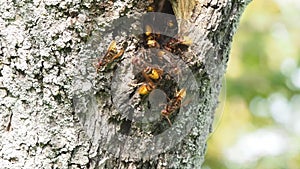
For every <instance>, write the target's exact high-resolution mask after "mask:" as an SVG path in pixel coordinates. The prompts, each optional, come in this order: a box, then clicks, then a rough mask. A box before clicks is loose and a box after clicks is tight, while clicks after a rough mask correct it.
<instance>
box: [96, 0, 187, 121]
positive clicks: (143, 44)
mask: <svg viewBox="0 0 300 169" xmlns="http://www.w3.org/2000/svg"><path fill="white" fill-rule="evenodd" d="M147 12H148V14H147V15H145V17H144V18H143V23H142V28H143V32H144V33H143V34H141V35H139V36H138V38H139V47H140V48H142V50H140V51H144V52H143V54H144V57H141V55H138V56H137V57H134V58H133V59H132V65H133V74H134V75H135V77H134V79H135V84H134V85H132V86H133V88H134V93H135V94H137V95H139V97H140V102H141V104H142V103H143V102H146V100H147V99H146V98H147V97H149V95H150V94H151V92H152V91H154V90H156V89H160V90H162V91H164V93H165V95H166V98H167V102H166V103H164V104H162V105H160V106H161V109H160V114H161V116H162V117H164V118H165V119H166V120H167V122H168V123H169V125H170V126H171V125H172V122H171V119H170V116H171V115H172V114H174V113H175V112H177V111H178V110H179V109H180V107H181V106H182V101H183V99H184V98H185V96H186V93H187V89H186V88H185V87H182V86H180V85H179V83H178V81H180V79H181V76H182V75H183V74H182V70H181V68H180V66H178V65H177V64H179V61H178V60H180V57H179V58H174V57H172V56H173V55H177V56H181V55H183V54H184V52H185V51H186V50H187V49H188V48H189V46H190V45H191V44H192V41H191V40H190V39H189V38H187V37H186V36H182V35H180V33H178V25H177V21H176V17H175V16H174V13H173V10H172V6H171V4H170V3H169V1H164V3H160V1H157V2H154V3H152V4H150V6H148V7H147ZM162 13H166V14H164V15H161V14H162ZM126 47H127V44H126V43H124V44H123V45H122V47H121V48H120V49H119V50H118V49H117V44H116V41H113V42H112V43H111V44H110V45H109V47H108V50H107V52H106V53H105V55H104V57H103V58H102V59H99V60H98V62H97V64H95V67H96V70H97V72H99V71H101V70H104V69H105V67H109V65H111V64H112V63H114V62H118V61H121V60H122V55H123V54H124V51H125V50H126Z"/></svg>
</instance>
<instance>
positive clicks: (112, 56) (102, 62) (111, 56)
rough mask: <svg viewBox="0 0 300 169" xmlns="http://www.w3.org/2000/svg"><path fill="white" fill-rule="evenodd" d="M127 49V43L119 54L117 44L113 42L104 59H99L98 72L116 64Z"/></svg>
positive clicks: (96, 65)
mask: <svg viewBox="0 0 300 169" xmlns="http://www.w3.org/2000/svg"><path fill="white" fill-rule="evenodd" d="M125 48H126V43H124V44H123V47H122V49H121V50H120V51H119V52H118V50H117V43H116V41H114V40H113V41H112V42H111V44H110V45H109V47H108V50H107V52H106V53H105V55H104V57H103V58H102V59H99V61H98V63H96V64H95V67H96V71H97V72H98V71H99V70H100V69H101V68H102V67H104V66H106V65H108V64H110V63H112V62H114V61H115V60H116V59H119V58H120V57H121V56H122V55H123V54H124V51H125Z"/></svg>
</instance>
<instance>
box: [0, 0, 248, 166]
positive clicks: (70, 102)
mask: <svg viewBox="0 0 300 169" xmlns="http://www.w3.org/2000/svg"><path fill="white" fill-rule="evenodd" d="M170 2H171V4H172V9H173V11H174V13H175V15H176V19H177V21H178V25H179V26H178V29H179V32H180V33H181V34H183V35H186V36H188V37H190V38H191V39H192V40H193V42H192V45H190V46H189V47H188V48H189V49H188V51H186V52H184V53H183V54H180V57H178V58H177V59H178V60H180V61H178V62H177V63H179V67H178V68H179V69H185V68H188V69H187V71H183V75H184V76H183V77H180V78H181V79H180V81H182V83H185V82H188V83H190V84H189V85H188V86H189V87H190V89H189V90H187V96H186V99H185V101H186V103H184V101H183V102H182V106H181V108H180V111H179V113H178V114H177V115H176V117H175V115H174V117H172V116H170V118H171V121H172V125H171V126H169V124H168V121H167V120H166V119H165V118H162V117H161V115H160V113H156V114H155V113H153V112H151V113H152V114H151V116H153V118H155V119H156V121H155V122H153V121H151V120H150V122H148V123H144V122H143V121H142V120H143V119H145V118H144V117H139V113H141V114H143V111H142V110H140V109H141V105H139V104H137V102H136V101H135V100H134V99H131V100H130V99H129V100H126V98H128V97H127V96H128V95H133V96H134V97H136V98H135V99H137V100H139V99H140V100H141V98H139V97H138V95H137V94H136V93H135V92H134V91H135V89H136V87H128V86H130V84H131V83H132V82H133V81H134V80H132V79H134V78H133V77H134V74H133V73H128V72H132V71H133V70H132V67H130V65H132V61H133V59H132V58H136V57H139V58H140V57H143V55H144V54H149V53H147V52H149V51H150V52H153V50H152V49H151V50H150V49H149V50H147V49H144V47H142V46H139V44H140V42H138V40H137V39H138V36H135V35H132V34H136V31H137V30H133V31H132V30H131V28H128V27H126V26H128V25H129V26H137V25H138V23H136V21H137V20H139V19H141V18H143V16H145V13H146V9H147V6H148V5H149V4H150V3H151V2H149V1H146V0H142V1H137V0H125V1H114V2H113V1H106V0H104V1H100V2H99V1H93V0H85V1H62V0H56V1H55V0H44V1H39V0H35V1H12V0H8V1H6V0H2V1H0V14H1V16H0V47H1V48H0V49H1V50H0V56H1V58H0V98H1V99H0V112H1V113H0V116H1V122H0V126H1V128H0V132H1V134H0V140H1V141H0V143H1V144H0V157H1V158H0V164H1V168H9V169H12V168H60V169H62V168H120V169H121V168H147V169H148V168H200V167H201V164H202V163H203V161H204V155H205V149H206V139H207V136H208V134H209V133H210V132H211V126H212V122H213V117H214V113H213V112H214V110H215V108H216V106H217V103H218V95H219V91H220V88H221V84H222V81H221V79H222V77H223V75H224V73H225V69H226V64H227V61H228V53H229V49H230V44H231V41H232V36H233V34H234V32H235V30H236V27H237V24H238V21H239V18H240V15H241V14H242V12H243V10H244V8H245V7H246V5H247V4H248V3H249V1H247V0H192V1H186V0H170ZM123 16H126V17H125V19H124V17H123ZM167 16H168V15H167ZM122 18H123V19H122ZM122 21H123V22H122ZM131 21H132V23H131ZM123 27H125V28H124V29H126V30H130V31H125V32H126V33H129V35H128V34H127V35H126V36H125V35H123V34H122V29H123ZM116 28H119V29H118V30H121V33H120V32H115V30H116ZM121 28H122V29H121ZM142 33H143V32H142ZM113 39H114V40H116V41H117V50H118V51H120V50H121V48H122V44H123V45H124V44H125V43H128V45H127V46H128V47H127V48H126V49H125V52H124V54H123V56H122V57H123V59H122V60H121V61H118V62H114V63H113V64H112V66H111V69H108V70H105V71H98V72H97V71H96V69H95V68H94V67H93V64H94V63H95V62H97V58H99V56H101V55H104V54H105V52H106V51H107V47H108V46H109V44H110V43H111V41H112V40H113ZM136 46H138V47H136ZM164 57H167V59H171V60H172V59H174V58H173V55H172V53H171V54H167V55H165V56H164ZM175 58H176V56H175ZM168 64H170V63H168ZM174 70H175V69H174ZM176 70H177V69H176ZM169 71H170V72H172V71H173V69H171V68H170V69H169ZM124 72H125V73H124ZM170 74H171V73H170ZM174 75H175V74H174ZM190 77H193V78H190ZM172 78H173V77H172ZM174 78H175V77H174ZM194 81H195V83H194ZM180 83H181V82H179V83H178V86H179V87H178V88H176V90H177V89H180ZM133 85H134V84H133ZM182 85H183V86H184V87H185V88H186V86H185V85H186V84H182ZM171 89H174V90H175V88H172V87H170V93H171V94H168V97H171V96H172V93H174V95H175V91H171ZM125 96H126V97H125ZM150 96H153V95H149V97H148V99H149V100H150V102H151V97H150ZM153 97H154V96H153ZM168 97H166V98H165V103H164V104H167V103H168V101H169V100H170V99H171V98H168ZM124 98H125V101H126V102H128V103H127V104H126V106H127V107H125V108H124V109H125V110H124V109H122V108H121V107H122V105H123V104H121V103H120V100H122V99H124ZM123 101H124V100H123ZM152 101H153V100H152ZM154 101H155V99H154ZM135 103H136V105H134V104H135ZM184 104H186V106H185V105H184ZM157 105H159V104H157ZM132 112H134V114H132ZM143 115H145V113H144V114H143ZM141 119H142V120H141ZM149 119H151V117H150V118H149ZM149 119H148V120H149ZM153 126H156V127H157V126H158V127H157V128H153Z"/></svg>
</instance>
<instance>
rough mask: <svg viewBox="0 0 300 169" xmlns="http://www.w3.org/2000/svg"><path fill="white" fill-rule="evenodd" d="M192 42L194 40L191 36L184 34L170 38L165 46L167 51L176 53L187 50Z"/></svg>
mask: <svg viewBox="0 0 300 169" xmlns="http://www.w3.org/2000/svg"><path fill="white" fill-rule="evenodd" d="M192 43H193V41H192V40H191V39H190V38H189V37H187V36H183V37H181V38H178V39H177V38H172V39H170V40H169V41H168V42H167V43H166V44H165V45H164V46H163V47H164V49H166V50H167V51H169V52H171V53H175V54H176V53H178V52H179V53H181V52H182V51H184V50H186V49H187V48H188V47H189V46H190V45H191V44H192Z"/></svg>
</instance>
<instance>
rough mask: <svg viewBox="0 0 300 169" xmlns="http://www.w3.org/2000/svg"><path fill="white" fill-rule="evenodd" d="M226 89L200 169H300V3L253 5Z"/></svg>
mask: <svg viewBox="0 0 300 169" xmlns="http://www.w3.org/2000/svg"><path fill="white" fill-rule="evenodd" d="M224 87H226V88H225V90H224V91H226V99H225V97H221V104H220V107H221V108H220V109H219V110H218V112H217V115H218V117H217V122H216V125H215V126H214V132H213V133H212V135H211V136H210V138H209V140H208V149H207V155H206V160H205V163H204V165H203V167H202V169H299V168H300V1H299V0H253V1H252V2H251V3H250V4H249V6H248V7H247V8H246V10H245V12H244V14H243V16H242V18H241V22H240V25H239V27H238V30H237V33H236V34H235V37H234V41H233V44H232V49H231V54H230V59H229V63H228V69H227V73H226V86H224ZM222 106H223V107H222ZM222 111H223V113H220V112H222ZM218 119H220V120H218Z"/></svg>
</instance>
